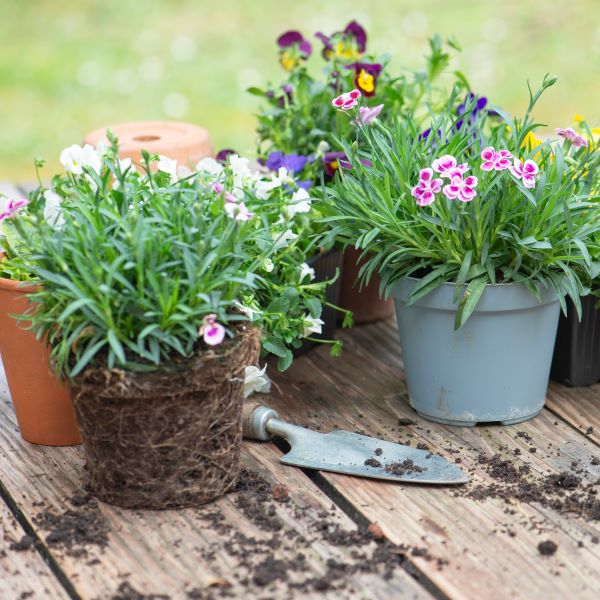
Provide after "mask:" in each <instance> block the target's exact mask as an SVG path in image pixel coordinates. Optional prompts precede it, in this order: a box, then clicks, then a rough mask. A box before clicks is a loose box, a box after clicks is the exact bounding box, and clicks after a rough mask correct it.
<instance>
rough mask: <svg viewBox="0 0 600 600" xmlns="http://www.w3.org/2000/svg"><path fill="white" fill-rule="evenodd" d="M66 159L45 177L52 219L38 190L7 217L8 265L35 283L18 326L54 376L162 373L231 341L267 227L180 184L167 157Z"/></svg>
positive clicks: (201, 188) (266, 247)
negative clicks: (24, 326) (42, 351)
mask: <svg viewBox="0 0 600 600" xmlns="http://www.w3.org/2000/svg"><path fill="white" fill-rule="evenodd" d="M84 150H85V153H84ZM69 151H70V153H71V155H70V156H69V157H67V156H65V155H64V153H63V156H62V157H61V160H63V164H65V167H66V168H67V173H66V174H65V175H60V176H57V177H55V178H54V179H53V181H52V189H51V191H52V193H53V194H56V196H57V197H58V198H60V200H61V201H60V207H59V210H58V211H56V214H55V216H54V218H53V219H52V220H50V221H49V220H48V219H46V218H44V215H43V214H42V211H41V210H39V208H38V207H39V206H40V205H41V198H42V197H46V198H47V196H48V190H44V189H39V190H37V191H36V192H34V193H33V194H32V195H31V196H30V198H29V199H28V200H27V201H25V200H24V201H23V202H21V203H20V206H15V207H14V208H13V210H12V212H11V214H10V215H9V216H8V217H7V218H6V219H5V220H9V221H10V224H11V226H12V228H13V233H14V234H15V235H16V236H18V238H19V243H18V244H17V246H16V248H17V254H16V256H15V257H14V258H13V259H9V261H13V262H15V263H18V264H20V265H21V266H23V267H24V269H25V270H26V271H28V272H29V273H31V275H32V276H33V278H34V280H35V281H36V282H37V283H39V284H40V285H39V286H38V290H37V291H36V292H34V293H31V294H29V298H30V299H31V301H32V303H33V307H32V309H31V310H30V311H29V312H28V313H27V314H26V315H24V316H23V317H22V320H24V321H27V322H30V323H31V327H32V328H33V329H34V330H35V331H36V333H37V335H38V336H39V337H40V338H44V339H47V341H48V343H49V345H50V347H51V349H52V353H51V355H52V359H53V361H54V365H55V368H56V370H57V372H58V373H59V374H60V375H61V376H67V377H75V376H77V375H78V374H79V373H80V372H81V371H82V370H83V369H85V368H86V367H87V366H88V365H90V364H92V363H94V364H98V365H100V366H106V367H108V368H113V367H119V368H124V369H127V370H155V369H158V368H167V369H168V368H171V367H173V364H174V361H176V360H177V358H178V357H190V356H192V355H193V354H195V353H198V352H203V351H206V350H208V349H210V348H213V347H215V346H218V345H220V344H221V343H223V341H224V340H225V339H226V337H227V336H235V333H236V322H239V321H242V320H247V316H246V315H244V314H243V312H241V311H240V310H239V302H240V299H241V298H242V296H243V295H244V294H246V293H248V291H249V290H252V289H253V288H254V287H255V286H256V285H257V277H256V272H257V271H258V269H259V268H260V265H261V264H263V262H264V260H265V257H266V256H267V255H268V254H269V253H270V252H271V249H272V245H273V244H272V241H271V238H270V232H269V231H268V228H267V227H266V226H265V225H264V224H263V223H262V222H261V221H260V220H259V219H256V220H254V219H241V218H236V216H235V215H232V213H231V211H230V210H228V208H227V200H226V198H224V197H223V196H222V195H220V194H216V193H215V192H214V191H213V190H212V189H211V188H208V187H206V186H205V185H204V184H202V183H201V182H198V181H196V180H192V178H188V179H186V180H182V181H180V180H178V177H177V174H176V172H175V170H174V168H173V167H174V164H173V161H169V160H167V159H165V158H159V157H157V156H150V155H148V154H145V155H144V164H143V169H140V172H138V170H137V169H136V168H135V166H134V165H133V164H132V163H131V161H130V160H119V159H118V158H117V152H118V148H117V146H116V143H114V144H113V146H112V147H111V148H108V149H102V150H100V151H98V150H94V152H93V153H92V151H91V150H88V149H81V148H79V147H75V146H74V147H71V148H70V149H69ZM238 215H239V213H238ZM257 245H259V246H261V247H262V248H263V252H262V254H260V253H258V254H257V251H256V249H257Z"/></svg>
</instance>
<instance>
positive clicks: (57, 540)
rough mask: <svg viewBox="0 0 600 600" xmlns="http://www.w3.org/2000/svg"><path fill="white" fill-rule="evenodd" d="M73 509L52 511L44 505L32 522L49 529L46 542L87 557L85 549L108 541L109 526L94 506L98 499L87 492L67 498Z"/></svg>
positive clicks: (75, 555) (73, 553)
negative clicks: (43, 508)
mask: <svg viewBox="0 0 600 600" xmlns="http://www.w3.org/2000/svg"><path fill="white" fill-rule="evenodd" d="M70 503H71V505H72V506H73V507H74V508H73V509H67V510H66V511H64V512H61V513H59V512H56V511H55V510H53V509H50V508H45V510H43V511H42V512H41V513H40V514H38V515H37V516H36V517H35V518H34V523H35V524H36V525H37V526H39V527H41V528H42V529H44V530H46V531H49V532H50V533H48V535H47V536H46V538H45V539H46V543H47V544H48V545H49V546H53V547H57V548H62V549H64V550H65V551H66V552H67V554H69V555H70V556H73V557H76V558H77V557H82V556H87V548H88V547H90V546H95V547H97V548H104V547H105V546H106V545H107V544H108V531H109V526H108V523H107V521H106V519H105V518H104V516H103V515H102V513H101V511H100V509H99V508H98V501H97V500H95V499H94V498H93V497H92V496H91V495H89V494H87V493H77V494H75V495H74V496H72V497H71V498H70Z"/></svg>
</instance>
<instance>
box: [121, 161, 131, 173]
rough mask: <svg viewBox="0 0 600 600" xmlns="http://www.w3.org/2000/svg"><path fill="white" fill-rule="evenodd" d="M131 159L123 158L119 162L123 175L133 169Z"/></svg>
mask: <svg viewBox="0 0 600 600" xmlns="http://www.w3.org/2000/svg"><path fill="white" fill-rule="evenodd" d="M131 165H132V162H131V159H130V158H122V159H120V160H119V168H120V169H121V172H122V173H125V171H127V169H131Z"/></svg>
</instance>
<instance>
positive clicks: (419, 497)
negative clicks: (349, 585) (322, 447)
mask: <svg viewBox="0 0 600 600" xmlns="http://www.w3.org/2000/svg"><path fill="white" fill-rule="evenodd" d="M395 334H396V332H395V330H394V328H393V326H390V324H386V323H382V324H378V325H372V326H364V327H361V328H357V330H356V331H353V332H351V333H343V334H342V337H343V339H344V342H345V350H344V356H343V358H342V359H341V360H336V359H332V358H330V357H329V356H328V353H327V350H326V349H324V348H323V349H320V350H318V351H316V352H313V353H311V354H310V355H309V356H307V357H304V358H303V359H301V360H299V361H297V363H296V364H295V366H294V367H293V368H292V369H291V370H290V371H288V372H287V373H286V374H283V375H280V376H278V377H276V378H275V379H276V382H277V384H278V390H279V391H278V392H275V393H274V394H273V395H272V397H271V399H270V401H271V403H272V405H273V406H274V408H276V409H278V410H279V411H280V414H281V415H282V416H283V417H286V418H289V419H290V420H292V421H293V422H294V421H295V422H298V423H300V424H305V425H308V426H312V427H314V428H320V429H322V430H329V429H333V428H344V429H350V430H358V431H366V433H367V434H370V435H375V436H378V437H385V438H386V439H390V440H396V441H400V442H404V443H406V442H409V443H411V444H412V445H414V444H415V443H417V442H421V443H425V444H427V445H428V446H429V447H430V448H431V450H433V451H435V452H438V453H440V454H443V455H445V456H447V457H448V458H451V459H452V458H453V457H460V459H461V460H462V463H463V466H465V467H466V468H468V469H469V470H470V471H471V472H472V474H473V480H474V481H473V484H470V488H469V489H472V488H473V487H474V486H477V485H479V486H482V485H485V486H489V485H490V484H492V483H493V482H494V480H493V478H492V477H491V476H490V475H489V474H488V473H487V472H486V470H485V469H484V468H483V465H480V464H479V462H478V457H479V455H482V456H484V457H488V458H489V457H491V456H493V455H495V454H500V455H502V456H503V457H504V458H509V457H511V458H512V459H514V462H515V464H516V465H517V467H518V466H519V465H525V464H526V465H529V467H530V468H531V470H532V472H533V473H534V474H537V475H539V476H542V475H545V474H548V473H552V472H559V471H564V470H566V469H570V467H571V463H572V462H573V461H576V468H577V469H578V470H581V471H582V473H580V476H581V477H583V479H584V481H587V482H594V481H597V480H598V477H599V476H600V467H598V466H597V465H594V464H592V462H593V461H592V460H591V459H592V457H593V456H596V455H597V454H598V452H597V448H596V447H595V446H594V445H593V444H592V443H591V441H590V440H589V439H587V438H586V437H585V436H584V435H579V434H578V433H577V432H576V431H575V430H573V429H572V428H571V427H570V426H569V425H567V424H566V423H564V422H562V421H561V420H559V419H557V418H556V417H555V416H554V415H552V414H551V413H550V412H549V411H544V412H543V414H542V415H541V416H540V417H538V418H537V419H535V420H533V421H530V422H528V423H523V424H519V425H515V426H512V427H493V426H492V427H477V428H474V429H469V428H456V427H447V426H443V425H437V424H434V423H430V422H427V421H424V420H422V419H418V418H417V416H416V414H415V413H414V411H413V410H412V409H411V408H410V407H409V406H408V402H407V396H406V388H405V384H404V381H403V374H402V370H401V364H402V363H401V359H400V356H399V353H398V352H399V344H398V342H397V339H396V337H395ZM400 418H411V419H415V421H416V423H415V425H413V426H399V425H398V424H397V423H398V419H400ZM519 432H522V433H521V435H518V434H519ZM533 447H535V448H536V450H535V452H530V451H529V450H530V448H533ZM516 450H518V451H519V452H520V455H519V456H515V454H514V453H515V451H516ZM322 477H323V478H324V479H325V480H326V481H327V482H328V483H329V484H330V485H331V486H333V487H334V488H335V489H336V491H337V492H339V493H341V494H342V495H343V496H344V497H345V499H346V500H347V501H348V502H349V503H350V504H352V505H353V506H355V507H357V508H358V509H359V511H360V512H361V513H362V515H363V516H364V517H365V518H366V519H368V520H369V521H376V522H378V523H379V524H380V525H381V527H382V528H383V530H384V532H385V533H386V535H387V536H388V537H389V538H390V539H391V540H392V541H395V542H396V543H398V542H404V543H408V544H415V543H417V541H421V543H425V544H426V545H427V546H428V548H429V550H430V554H432V555H434V556H436V557H439V558H440V559H442V561H448V564H446V565H444V566H442V567H441V568H440V567H439V566H438V565H437V564H436V562H435V561H426V560H424V559H422V558H419V557H414V558H413V560H414V562H415V564H416V565H417V566H418V568H419V569H420V570H421V571H422V572H424V573H425V574H426V575H427V576H428V577H429V579H430V580H431V581H433V582H434V583H435V585H437V586H438V587H439V588H440V589H441V590H442V591H443V592H444V593H446V594H447V595H448V596H450V597H453V598H490V599H492V598H497V597H498V593H499V590H502V595H503V597H515V598H535V597H544V598H556V597H563V596H571V597H572V596H576V597H577V598H593V597H595V595H596V591H597V589H599V588H600V545H598V544H594V543H593V542H592V539H593V538H595V539H596V541H597V536H599V530H598V527H597V526H596V525H597V524H594V523H589V522H586V521H584V520H582V519H576V518H568V517H566V516H565V515H561V514H559V513H557V512H556V511H554V510H551V509H549V508H543V507H541V506H539V505H538V504H537V503H527V502H516V501H515V502H512V503H511V504H510V505H508V504H507V503H506V502H505V501H504V500H501V499H498V498H496V499H486V500H485V501H477V500H474V499H472V498H470V497H466V496H464V495H462V494H463V491H461V490H458V489H453V488H449V487H446V488H444V487H439V488H435V487H425V486H408V485H407V486H402V485H396V484H386V483H381V482H375V481H369V480H359V479H356V478H351V477H346V476H342V475H335V474H326V473H323V474H322ZM547 539H552V540H553V541H555V542H556V543H557V544H558V551H557V552H556V554H555V555H554V556H541V555H540V553H539V552H538V549H537V546H538V544H539V543H540V542H542V541H545V540H547ZM580 543H581V544H583V546H580Z"/></svg>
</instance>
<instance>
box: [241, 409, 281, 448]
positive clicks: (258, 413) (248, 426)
mask: <svg viewBox="0 0 600 600" xmlns="http://www.w3.org/2000/svg"><path fill="white" fill-rule="evenodd" d="M278 417H279V415H278V414H277V412H276V411H274V410H273V409H272V408H268V407H267V406H263V405H262V404H260V402H244V405H243V406H242V434H243V436H244V437H245V438H246V439H249V440H262V441H266V440H270V439H271V434H270V433H269V432H268V431H267V422H268V421H269V419H277V418H278Z"/></svg>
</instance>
